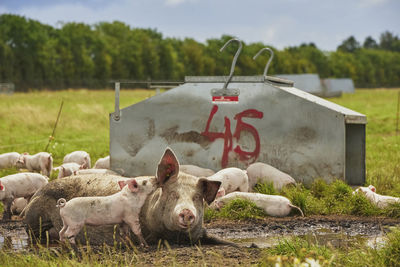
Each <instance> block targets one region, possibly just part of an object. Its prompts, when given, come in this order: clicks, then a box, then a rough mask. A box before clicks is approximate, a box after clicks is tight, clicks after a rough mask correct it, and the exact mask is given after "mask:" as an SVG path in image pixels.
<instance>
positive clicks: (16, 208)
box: [11, 197, 28, 215]
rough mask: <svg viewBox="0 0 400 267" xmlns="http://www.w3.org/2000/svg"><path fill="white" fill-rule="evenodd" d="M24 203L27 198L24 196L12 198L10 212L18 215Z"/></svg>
mask: <svg viewBox="0 0 400 267" xmlns="http://www.w3.org/2000/svg"><path fill="white" fill-rule="evenodd" d="M26 205H28V200H27V199H26V198H23V197H19V198H16V199H14V201H13V203H12V204H11V213H12V214H13V215H19V214H20V213H21V212H22V210H23V209H24V208H25V207H26Z"/></svg>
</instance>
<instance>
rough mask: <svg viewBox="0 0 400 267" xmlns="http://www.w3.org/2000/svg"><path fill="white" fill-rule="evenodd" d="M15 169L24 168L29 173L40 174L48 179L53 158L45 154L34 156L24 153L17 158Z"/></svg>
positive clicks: (40, 153)
mask: <svg viewBox="0 0 400 267" xmlns="http://www.w3.org/2000/svg"><path fill="white" fill-rule="evenodd" d="M17 167H18V168H26V169H28V171H30V172H33V171H36V172H41V173H42V174H43V175H45V176H47V177H50V174H51V171H52V169H53V157H52V156H51V154H50V153H47V152H39V153H37V154H35V155H29V154H27V153H25V154H23V155H21V156H20V157H19V159H18V161H17Z"/></svg>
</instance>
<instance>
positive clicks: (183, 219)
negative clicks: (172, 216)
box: [178, 209, 196, 228]
mask: <svg viewBox="0 0 400 267" xmlns="http://www.w3.org/2000/svg"><path fill="white" fill-rule="evenodd" d="M195 219H196V216H195V215H194V214H193V212H192V211H190V210H189V209H183V210H182V211H181V212H180V213H179V215H178V223H179V224H178V225H179V226H180V227H181V228H188V227H189V226H190V225H192V224H193V223H194V221H195Z"/></svg>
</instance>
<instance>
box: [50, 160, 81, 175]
mask: <svg viewBox="0 0 400 267" xmlns="http://www.w3.org/2000/svg"><path fill="white" fill-rule="evenodd" d="M80 168H81V165H79V164H78V163H75V162H70V163H64V164H62V165H61V166H58V167H57V168H54V169H53V171H55V170H59V172H58V177H57V178H58V179H60V178H64V177H67V176H71V175H74V173H75V172H76V171H79V170H80Z"/></svg>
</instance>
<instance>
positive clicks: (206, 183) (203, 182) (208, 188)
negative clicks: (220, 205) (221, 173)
mask: <svg viewBox="0 0 400 267" xmlns="http://www.w3.org/2000/svg"><path fill="white" fill-rule="evenodd" d="M197 185H198V186H199V187H200V189H201V190H202V193H203V198H204V200H205V201H206V202H207V204H208V205H210V204H211V203H212V202H213V201H214V199H215V197H216V196H217V192H218V190H219V187H220V185H221V182H220V181H210V180H207V178H200V179H199V181H198V182H197Z"/></svg>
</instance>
